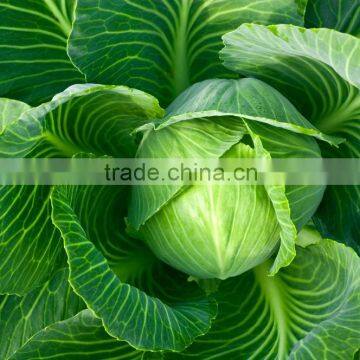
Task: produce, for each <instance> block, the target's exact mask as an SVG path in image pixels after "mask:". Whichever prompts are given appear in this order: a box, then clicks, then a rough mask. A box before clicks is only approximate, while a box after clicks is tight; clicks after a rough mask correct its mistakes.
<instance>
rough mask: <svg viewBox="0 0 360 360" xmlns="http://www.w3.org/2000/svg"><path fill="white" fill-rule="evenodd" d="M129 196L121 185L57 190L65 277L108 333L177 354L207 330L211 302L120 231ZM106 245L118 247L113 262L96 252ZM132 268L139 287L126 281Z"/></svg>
mask: <svg viewBox="0 0 360 360" xmlns="http://www.w3.org/2000/svg"><path fill="white" fill-rule="evenodd" d="M126 194H127V188H126V187H125V188H124V187H121V186H120V187H107V186H102V187H100V186H86V187H74V186H73V187H63V186H60V187H55V189H54V192H53V195H52V205H53V216H52V217H53V221H54V224H55V225H56V226H57V227H58V229H59V230H60V232H61V234H62V237H63V240H64V244H65V250H66V253H67V256H68V263H69V266H70V278H69V281H70V283H71V285H72V287H73V288H74V290H75V291H76V293H77V294H79V295H80V296H81V297H82V298H83V300H84V301H85V303H86V304H87V306H88V308H89V309H91V310H93V311H94V313H95V314H96V315H97V316H98V317H100V318H101V319H102V322H103V324H104V327H105V329H106V331H107V332H108V333H109V334H110V335H111V336H113V337H115V338H117V339H119V340H125V341H127V342H128V343H130V344H131V345H132V346H134V347H135V348H137V349H141V350H153V351H154V350H172V351H181V350H183V349H184V348H185V347H186V346H188V345H190V344H191V343H192V342H193V340H194V338H195V337H197V336H199V335H203V334H204V333H206V332H207V331H208V330H209V328H210V325H211V321H212V319H213V317H214V316H215V314H216V305H215V303H214V302H213V301H212V300H211V299H208V298H206V297H205V295H204V294H203V293H202V291H201V290H200V288H198V287H197V286H196V285H195V284H190V283H188V282H187V277H186V276H185V275H184V274H180V273H176V272H174V270H172V269H169V268H164V266H161V265H160V264H159V263H158V261H157V260H156V259H155V258H154V256H153V255H152V254H151V253H150V251H149V250H147V249H144V246H141V245H138V248H139V250H138V252H137V253H136V245H134V242H135V240H134V239H126V237H125V238H124V236H121V233H123V231H124V224H123V226H120V227H119V219H121V212H120V213H119V206H121V207H122V208H124V206H126V197H127V196H126ZM110 199H112V200H111V202H109V200H110ZM93 209H96V216H95V217H94V216H92V215H93V214H92V211H93ZM99 225H100V229H102V230H101V231H100V229H99ZM105 244H107V247H111V248H112V249H116V248H118V249H119V250H118V251H119V253H120V254H119V258H118V262H117V263H116V262H115V261H114V258H112V257H111V258H109V256H108V254H107V252H106V251H103V252H102V251H101V250H103V249H104V248H106V245H105ZM128 254H130V255H131V256H128ZM136 255H138V258H136ZM122 258H124V261H122ZM129 259H132V260H133V261H132V263H131V266H130V268H127V266H129V263H128V262H127V260H129ZM159 267H160V268H159ZM131 272H133V279H132V282H133V283H134V284H135V285H136V286H137V287H135V286H132V285H130V284H129V283H125V282H124V281H128V280H129V278H130V279H131ZM129 273H130V274H129ZM142 284H143V285H142ZM141 287H142V288H143V289H144V290H145V291H146V292H145V291H144V290H141Z"/></svg>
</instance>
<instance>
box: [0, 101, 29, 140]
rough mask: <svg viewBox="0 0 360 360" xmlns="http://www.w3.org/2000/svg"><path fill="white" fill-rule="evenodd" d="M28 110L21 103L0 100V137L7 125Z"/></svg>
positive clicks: (25, 105) (26, 106) (27, 107)
mask: <svg viewBox="0 0 360 360" xmlns="http://www.w3.org/2000/svg"><path fill="white" fill-rule="evenodd" d="M28 109H30V106H29V105H27V104H25V103H23V102H21V101H17V100H11V99H5V98H0V135H1V133H2V132H3V131H4V129H5V127H6V126H7V125H8V124H10V123H11V122H13V121H15V120H17V119H18V118H19V117H20V115H21V114H22V113H23V112H24V111H26V110H28Z"/></svg>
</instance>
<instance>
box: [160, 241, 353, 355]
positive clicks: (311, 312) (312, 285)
mask: <svg viewBox="0 0 360 360" xmlns="http://www.w3.org/2000/svg"><path fill="white" fill-rule="evenodd" d="M267 267H268V264H267V263H265V264H263V265H261V266H259V267H257V268H255V269H254V270H253V271H249V272H248V273H246V274H244V275H242V276H240V277H237V278H233V279H228V280H226V281H224V282H222V283H221V284H220V286H219V289H218V292H217V293H216V295H215V297H216V299H217V301H218V303H219V315H218V317H217V319H216V321H215V322H214V325H213V327H212V329H211V331H210V332H209V333H208V334H206V335H205V336H203V337H201V338H199V339H198V340H196V342H195V343H194V344H193V345H192V346H191V347H189V348H188V349H187V350H186V351H185V352H184V353H182V354H174V355H172V354H168V355H167V358H168V359H186V358H192V359H199V360H200V359H201V360H210V359H232V358H244V359H265V358H266V359H292V360H295V359H339V360H340V359H352V358H353V356H354V353H355V352H356V351H357V349H358V348H359V346H360V331H359V329H360V303H359V296H360V281H359V279H360V277H359V275H360V274H359V271H360V259H359V257H358V256H357V255H356V254H355V252H354V251H353V250H352V249H351V248H347V247H345V246H344V245H343V244H339V243H336V242H335V241H332V240H322V241H321V242H320V243H318V244H315V245H309V246H308V247H306V248H301V247H298V248H297V256H296V258H295V260H294V261H293V262H292V264H291V265H290V266H288V267H286V268H283V269H281V270H280V271H279V273H278V274H277V275H276V276H274V277H268V276H267Z"/></svg>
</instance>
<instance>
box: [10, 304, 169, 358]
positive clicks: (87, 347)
mask: <svg viewBox="0 0 360 360" xmlns="http://www.w3.org/2000/svg"><path fill="white" fill-rule="evenodd" d="M54 356H55V357H56V359H59V360H68V359H75V358H81V359H89V360H122V359H125V358H126V359H128V360H146V359H149V360H150V359H154V360H155V359H158V360H161V359H162V355H161V353H151V354H148V353H145V352H143V351H138V350H136V349H134V348H132V347H131V346H129V345H128V344H126V343H125V342H124V341H122V342H120V341H118V340H116V339H114V338H112V337H110V336H109V334H108V333H107V332H106V331H105V330H104V328H103V326H102V323H101V320H100V319H98V318H96V317H95V316H94V315H93V313H92V312H91V311H90V310H84V311H81V312H80V313H79V314H77V315H76V316H74V317H72V318H70V319H67V320H64V321H60V322H57V323H54V324H52V325H50V326H49V327H48V328H46V329H44V330H42V331H40V332H38V333H37V334H36V335H35V336H34V337H33V338H31V340H30V341H28V342H27V343H26V344H25V345H24V346H23V347H22V348H21V349H20V350H19V351H18V352H17V353H16V354H15V355H14V356H12V357H11V358H10V359H9V360H30V359H38V360H40V359H49V358H53V357H54Z"/></svg>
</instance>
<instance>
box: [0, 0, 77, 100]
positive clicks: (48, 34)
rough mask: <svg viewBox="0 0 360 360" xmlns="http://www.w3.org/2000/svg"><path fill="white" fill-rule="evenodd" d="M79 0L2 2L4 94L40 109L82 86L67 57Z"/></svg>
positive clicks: (0, 88) (0, 82)
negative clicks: (76, 5)
mask: <svg viewBox="0 0 360 360" xmlns="http://www.w3.org/2000/svg"><path fill="white" fill-rule="evenodd" d="M74 6H75V0H27V1H23V0H2V1H1V3H0V24H1V25H0V31H1V38H0V64H1V73H0V96H6V97H9V98H13V99H18V100H22V101H25V102H26V103H29V104H31V105H38V104H40V103H42V102H44V101H48V100H50V99H51V97H52V96H53V95H54V94H56V93H58V92H60V91H63V90H64V89H66V88H67V87H68V86H70V85H72V84H76V83H81V82H83V80H84V76H83V75H82V74H81V73H80V72H79V71H78V70H77V69H76V68H75V67H74V65H73V64H72V63H71V61H70V59H69V58H68V56H67V51H66V47H67V39H68V36H69V35H70V31H71V26H72V21H73V12H74Z"/></svg>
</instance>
